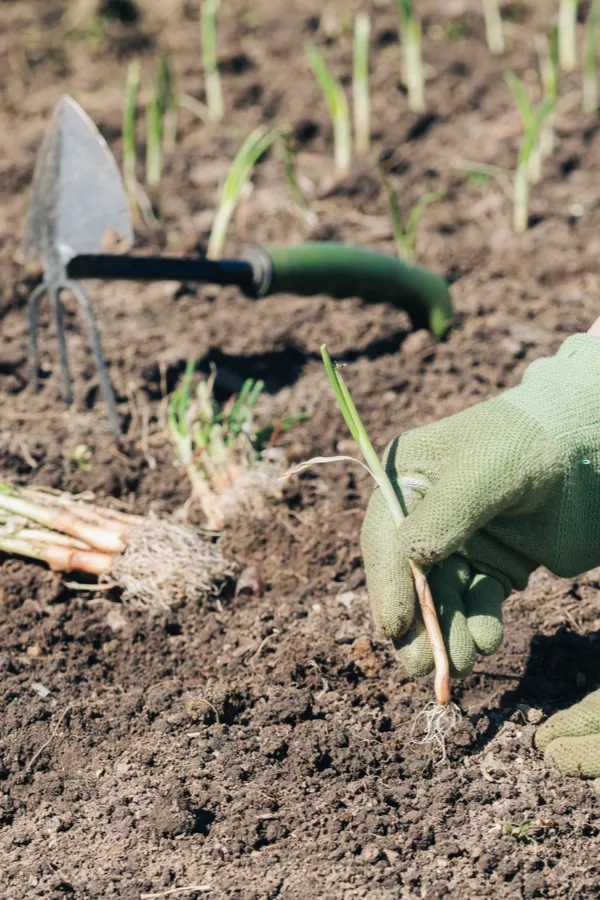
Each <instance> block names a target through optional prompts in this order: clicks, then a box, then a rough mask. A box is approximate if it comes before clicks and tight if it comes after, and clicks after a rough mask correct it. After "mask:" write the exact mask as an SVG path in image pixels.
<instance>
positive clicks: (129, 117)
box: [123, 59, 156, 225]
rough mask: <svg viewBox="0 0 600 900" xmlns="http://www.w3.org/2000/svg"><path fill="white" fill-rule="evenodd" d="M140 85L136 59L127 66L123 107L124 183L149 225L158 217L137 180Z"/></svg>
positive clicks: (132, 201) (131, 201) (128, 194)
mask: <svg viewBox="0 0 600 900" xmlns="http://www.w3.org/2000/svg"><path fill="white" fill-rule="evenodd" d="M139 87H140V63H139V60H137V59H134V60H132V61H131V62H130V63H129V66H128V67H127V78H126V81H125V104H124V107H123V183H124V184H125V190H126V192H127V197H128V199H129V204H130V206H131V209H132V210H137V209H139V211H140V213H141V215H142V218H143V219H144V221H145V222H146V224H147V225H155V224H156V217H155V215H154V212H153V210H152V204H151V203H150V200H149V199H148V196H147V194H146V192H145V191H144V189H143V187H142V186H141V184H140V183H139V181H138V180H137V172H136V169H137V150H136V140H135V123H136V118H137V102H138V92H139Z"/></svg>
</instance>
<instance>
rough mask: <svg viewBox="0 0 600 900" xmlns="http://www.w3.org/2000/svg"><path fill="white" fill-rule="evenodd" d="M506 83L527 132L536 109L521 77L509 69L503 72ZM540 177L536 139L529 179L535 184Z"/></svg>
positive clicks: (540, 168)
mask: <svg viewBox="0 0 600 900" xmlns="http://www.w3.org/2000/svg"><path fill="white" fill-rule="evenodd" d="M505 78H506V83H507V84H508V86H509V88H510V91H511V93H512V95H513V100H514V101H515V103H516V105H517V108H518V110H519V113H520V115H521V120H522V122H523V129H524V131H525V133H526V134H527V133H529V132H530V131H531V129H532V128H533V127H534V122H535V116H536V111H535V108H534V106H533V103H532V102H531V100H530V99H529V97H528V95H527V90H526V88H525V85H524V83H523V82H522V81H521V79H520V78H519V77H518V76H517V75H515V73H514V72H511V71H510V70H509V71H508V72H506V73H505ZM541 177H542V160H541V153H540V146H539V141H538V140H536V142H535V145H534V148H533V150H532V151H531V155H530V160H529V179H530V181H531V182H532V183H533V184H537V183H538V181H539V180H540V178H541Z"/></svg>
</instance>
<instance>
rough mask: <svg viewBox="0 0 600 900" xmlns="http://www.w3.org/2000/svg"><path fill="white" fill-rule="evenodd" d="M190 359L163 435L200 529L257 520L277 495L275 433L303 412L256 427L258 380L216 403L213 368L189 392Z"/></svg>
mask: <svg viewBox="0 0 600 900" xmlns="http://www.w3.org/2000/svg"><path fill="white" fill-rule="evenodd" d="M194 368H195V361H194V360H190V361H189V362H188V364H187V367H186V370H185V374H184V376H183V379H182V381H181V384H180V385H179V387H178V388H177V389H176V390H175V391H174V392H173V394H172V395H171V397H170V400H169V405H168V410H167V426H168V433H169V438H170V440H171V442H172V444H173V446H174V447H175V451H176V453H177V461H178V463H179V464H180V465H182V466H183V467H184V469H185V471H186V474H187V476H188V478H189V480H190V483H191V486H192V499H195V500H197V501H198V502H199V504H200V506H201V508H202V511H203V513H204V516H205V519H206V528H207V529H208V530H210V531H219V530H220V529H222V528H223V527H224V526H225V525H226V524H227V523H228V522H230V521H232V520H233V519H235V518H236V517H239V516H244V517H245V518H261V517H262V516H263V515H264V514H265V513H266V512H267V510H268V507H269V501H270V500H273V499H275V498H277V497H278V496H279V493H280V489H279V484H278V476H279V474H280V472H281V471H282V469H283V465H284V462H285V459H284V454H283V452H282V451H281V450H280V449H278V448H277V447H275V442H276V440H277V437H278V435H279V434H280V433H281V432H283V431H287V429H288V428H289V427H290V426H291V425H292V424H293V423H294V422H297V421H301V420H302V419H305V418H306V415H299V416H286V417H285V418H283V419H281V420H279V421H278V422H276V423H275V424H273V425H266V426H264V427H260V426H259V425H258V423H257V416H256V404H257V401H258V399H259V397H260V395H261V393H262V391H263V388H264V382H262V381H255V380H254V379H253V378H248V379H246V381H245V382H244V384H243V385H242V389H241V391H240V393H239V394H238V395H237V396H232V397H230V398H229V400H228V401H227V402H226V403H225V404H224V405H223V406H221V405H220V404H219V403H217V401H216V399H215V396H214V387H215V379H216V371H215V370H214V369H213V371H212V373H211V375H210V376H209V377H208V378H200V380H199V381H198V383H197V385H196V389H195V391H192V382H193V379H194Z"/></svg>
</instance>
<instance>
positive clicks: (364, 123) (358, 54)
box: [352, 12, 371, 153]
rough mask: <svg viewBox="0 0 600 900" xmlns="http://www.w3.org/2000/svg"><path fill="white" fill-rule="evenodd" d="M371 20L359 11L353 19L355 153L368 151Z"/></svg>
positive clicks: (369, 138) (369, 135)
mask: <svg viewBox="0 0 600 900" xmlns="http://www.w3.org/2000/svg"><path fill="white" fill-rule="evenodd" d="M370 36H371V20H370V18H369V16H368V14H367V13H364V12H363V13H359V14H358V15H357V17H356V19H355V20H354V69H353V75H352V101H353V108H354V144H355V147H356V151H357V153H368V151H369V143H370V140H371V133H370V132H371V126H370V119H371V104H370V100H369V38H370Z"/></svg>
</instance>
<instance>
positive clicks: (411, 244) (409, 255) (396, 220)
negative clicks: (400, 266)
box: [379, 166, 446, 265]
mask: <svg viewBox="0 0 600 900" xmlns="http://www.w3.org/2000/svg"><path fill="white" fill-rule="evenodd" d="M379 171H380V173H381V176H382V178H383V183H384V185H385V189H386V191H387V195H388V202H389V208H390V215H391V217H392V227H393V230H394V241H395V244H396V252H397V254H398V256H399V258H400V259H401V260H402V261H403V262H405V263H406V264H407V265H412V264H413V263H414V259H415V241H416V237H417V228H418V227H419V222H420V221H421V219H422V218H423V214H424V213H425V210H426V209H427V207H428V206H430V205H431V204H432V203H436V202H437V201H438V200H441V198H442V197H443V196H444V195H445V194H446V191H445V189H441V190H439V191H429V192H427V193H425V194H423V196H422V197H420V198H419V199H418V200H417V202H416V203H415V205H414V206H413V208H412V210H411V211H410V214H409V217H408V222H407V223H406V228H405V227H404V225H403V222H402V215H401V213H400V205H399V203H398V195H397V194H396V191H395V190H394V188H393V186H392V184H391V181H390V179H389V177H388V176H387V174H386V173H385V172H384V170H383V168H382V167H381V166H380V167H379Z"/></svg>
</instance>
